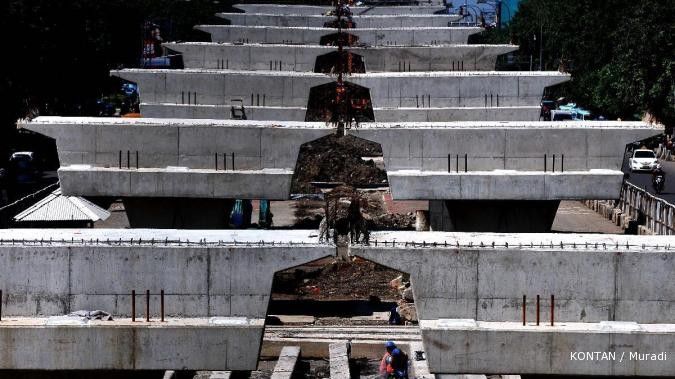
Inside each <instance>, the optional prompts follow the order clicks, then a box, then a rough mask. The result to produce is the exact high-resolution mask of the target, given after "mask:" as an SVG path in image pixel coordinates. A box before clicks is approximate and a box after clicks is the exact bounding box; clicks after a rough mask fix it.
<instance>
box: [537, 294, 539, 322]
mask: <svg viewBox="0 0 675 379" xmlns="http://www.w3.org/2000/svg"><path fill="white" fill-rule="evenodd" d="M537 326H539V295H537Z"/></svg>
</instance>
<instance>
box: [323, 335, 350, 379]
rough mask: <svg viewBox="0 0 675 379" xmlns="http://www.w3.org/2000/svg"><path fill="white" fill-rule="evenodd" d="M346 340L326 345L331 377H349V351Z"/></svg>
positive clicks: (346, 378) (342, 378) (335, 378)
mask: <svg viewBox="0 0 675 379" xmlns="http://www.w3.org/2000/svg"><path fill="white" fill-rule="evenodd" d="M347 344H348V343H347V342H344V341H343V342H337V343H331V344H330V345H329V346H328V355H329V364H330V377H331V379H349V378H351V374H350V373H349V351H348V347H347Z"/></svg>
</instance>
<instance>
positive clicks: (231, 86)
mask: <svg viewBox="0 0 675 379" xmlns="http://www.w3.org/2000/svg"><path fill="white" fill-rule="evenodd" d="M111 75H112V76H117V77H120V78H122V79H125V80H128V81H131V82H135V83H137V84H138V85H139V88H140V93H141V100H142V102H144V103H175V104H188V103H189V104H212V105H226V104H232V99H237V98H238V99H242V100H243V101H244V104H245V105H250V104H251V103H253V104H255V105H263V106H277V107H278V106H281V107H303V106H307V101H308V97H309V92H310V89H311V88H312V87H315V86H318V85H322V84H326V83H330V82H333V78H332V77H330V76H329V75H326V74H320V73H300V72H288V71H234V70H143V69H127V70H118V71H111ZM569 78H570V76H569V75H567V74H562V73H559V72H557V71H556V72H541V71H526V72H510V71H509V72H500V71H480V72H467V71H463V72H396V73H389V72H388V73H371V74H353V75H351V76H350V77H349V80H348V81H349V82H351V83H354V84H357V85H360V86H363V87H367V88H368V89H369V90H370V97H371V99H372V103H373V106H374V107H376V108H385V107H393V108H399V107H407V108H413V107H423V108H424V107H485V108H487V107H492V106H502V107H505V106H537V105H539V103H540V101H541V96H542V93H543V91H544V89H545V88H546V87H550V86H553V85H556V84H559V83H563V82H566V81H567V80H569ZM188 94H191V96H192V98H191V99H189V98H188ZM252 96H253V99H252V98H251V97H252ZM195 98H196V99H197V100H194V99H195ZM497 98H498V99H497ZM188 100H189V101H188ZM252 100H253V101H252Z"/></svg>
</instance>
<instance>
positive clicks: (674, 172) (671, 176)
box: [624, 161, 675, 204]
mask: <svg viewBox="0 0 675 379" xmlns="http://www.w3.org/2000/svg"><path fill="white" fill-rule="evenodd" d="M660 162H661V165H662V166H663V171H665V173H666V186H665V189H664V191H663V192H662V193H661V195H656V196H658V197H660V198H662V199H665V200H666V201H667V202H669V203H673V204H675V162H666V161H660ZM625 166H626V165H624V172H626V173H628V175H630V176H629V178H628V182H629V183H632V184H634V185H636V186H638V187H640V188H646V189H647V191H648V192H649V193H651V194H655V193H654V188H652V174H651V173H649V172H634V173H632V174H631V173H630V170H628V169H626V168H625Z"/></svg>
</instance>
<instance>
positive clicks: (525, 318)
mask: <svg viewBox="0 0 675 379" xmlns="http://www.w3.org/2000/svg"><path fill="white" fill-rule="evenodd" d="M526 311H527V297H526V296H525V295H523V326H525V323H526V322H527V313H526Z"/></svg>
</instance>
